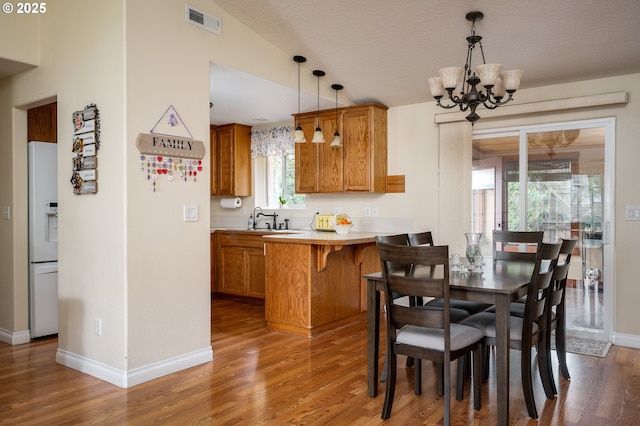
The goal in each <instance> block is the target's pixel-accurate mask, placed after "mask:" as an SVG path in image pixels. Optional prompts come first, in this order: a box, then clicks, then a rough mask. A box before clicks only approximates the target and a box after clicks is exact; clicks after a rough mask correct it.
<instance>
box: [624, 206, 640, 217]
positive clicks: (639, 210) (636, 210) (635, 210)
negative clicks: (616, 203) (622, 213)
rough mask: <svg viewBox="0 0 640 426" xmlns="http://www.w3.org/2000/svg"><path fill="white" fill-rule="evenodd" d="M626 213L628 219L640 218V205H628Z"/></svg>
mask: <svg viewBox="0 0 640 426" xmlns="http://www.w3.org/2000/svg"><path fill="white" fill-rule="evenodd" d="M626 213H627V214H626V219H627V220H640V207H637V206H627V209H626Z"/></svg>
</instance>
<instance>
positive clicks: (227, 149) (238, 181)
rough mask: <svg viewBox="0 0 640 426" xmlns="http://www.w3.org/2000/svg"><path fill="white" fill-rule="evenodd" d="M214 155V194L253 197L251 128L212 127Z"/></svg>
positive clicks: (212, 188) (241, 125)
mask: <svg viewBox="0 0 640 426" xmlns="http://www.w3.org/2000/svg"><path fill="white" fill-rule="evenodd" d="M214 141H215V143H214ZM210 155H211V195H221V196H250V195H251V127H250V126H245V125H243V124H237V123H233V124H225V125H224V126H211V150H210Z"/></svg>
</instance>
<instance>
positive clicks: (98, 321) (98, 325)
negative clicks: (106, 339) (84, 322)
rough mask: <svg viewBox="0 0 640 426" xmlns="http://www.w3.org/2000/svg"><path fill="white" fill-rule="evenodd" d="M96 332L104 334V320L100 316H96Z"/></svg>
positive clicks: (99, 334)
mask: <svg viewBox="0 0 640 426" xmlns="http://www.w3.org/2000/svg"><path fill="white" fill-rule="evenodd" d="M96 334H97V335H98V336H102V320H101V319H100V318H96Z"/></svg>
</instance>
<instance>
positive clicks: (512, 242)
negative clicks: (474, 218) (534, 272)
mask: <svg viewBox="0 0 640 426" xmlns="http://www.w3.org/2000/svg"><path fill="white" fill-rule="evenodd" d="M543 238H544V232H542V231H534V232H519V231H499V230H494V231H493V260H494V261H496V260H515V261H524V262H535V260H536V250H537V247H538V244H540V243H541V242H542V239H543ZM532 249H534V250H532Z"/></svg>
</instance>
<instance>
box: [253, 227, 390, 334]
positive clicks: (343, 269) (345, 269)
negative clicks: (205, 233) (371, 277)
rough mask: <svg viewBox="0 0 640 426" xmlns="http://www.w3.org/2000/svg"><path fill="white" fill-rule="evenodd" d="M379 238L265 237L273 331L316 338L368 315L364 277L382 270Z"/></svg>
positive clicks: (367, 235) (371, 235) (327, 235)
mask: <svg viewBox="0 0 640 426" xmlns="http://www.w3.org/2000/svg"><path fill="white" fill-rule="evenodd" d="M248 232H254V231H248ZM375 235H376V234H374V233H349V234H348V235H337V234H336V233H334V232H294V233H291V234H285V233H279V232H275V233H274V232H273V231H271V233H267V234H266V235H263V240H264V244H265V253H266V264H265V317H266V320H267V328H269V329H271V330H277V331H282V332H286V333H292V334H297V335H302V336H306V337H312V336H313V335H315V334H317V333H320V332H323V331H326V330H330V329H332V328H335V327H338V326H340V325H343V324H345V323H347V322H350V321H353V320H354V319H356V318H359V317H361V316H364V312H366V281H365V280H364V279H363V278H362V276H363V275H365V274H368V273H371V272H377V271H379V270H380V259H379V257H378V252H377V250H376V247H375Z"/></svg>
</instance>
